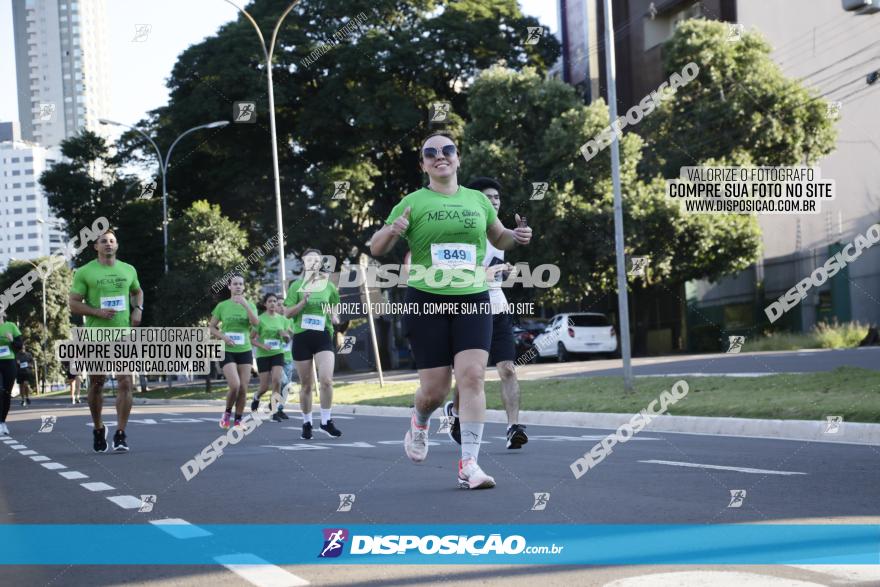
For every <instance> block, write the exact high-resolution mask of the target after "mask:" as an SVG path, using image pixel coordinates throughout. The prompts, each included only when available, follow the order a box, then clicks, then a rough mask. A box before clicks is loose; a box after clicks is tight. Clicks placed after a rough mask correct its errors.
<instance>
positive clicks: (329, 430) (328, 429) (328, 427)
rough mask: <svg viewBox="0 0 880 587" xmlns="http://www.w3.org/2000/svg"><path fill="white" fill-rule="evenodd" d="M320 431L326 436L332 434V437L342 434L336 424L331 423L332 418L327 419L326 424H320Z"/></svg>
mask: <svg viewBox="0 0 880 587" xmlns="http://www.w3.org/2000/svg"><path fill="white" fill-rule="evenodd" d="M321 432H323V433H324V434H327V435H328V436H332V437H333V438H339V437H340V436H342V432H340V431H339V429H338V428H337V427H336V424H334V423H333V420H327V423H326V424H321Z"/></svg>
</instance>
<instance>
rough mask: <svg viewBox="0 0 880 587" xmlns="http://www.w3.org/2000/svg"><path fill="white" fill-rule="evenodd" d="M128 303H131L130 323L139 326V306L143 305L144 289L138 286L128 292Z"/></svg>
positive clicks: (140, 313)
mask: <svg viewBox="0 0 880 587" xmlns="http://www.w3.org/2000/svg"><path fill="white" fill-rule="evenodd" d="M128 296H129V298H128V303H129V304H131V325H132V326H140V325H141V319H143V312H141V308H143V307H144V290H142V289H140V288H138V289H134V290H131V291H130V292H128Z"/></svg>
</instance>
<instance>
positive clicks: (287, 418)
mask: <svg viewBox="0 0 880 587" xmlns="http://www.w3.org/2000/svg"><path fill="white" fill-rule="evenodd" d="M276 414H278V417H279V418H281V419H282V420H290V416H288V415H287V414H285V413H284V410H278V411H277V412H276Z"/></svg>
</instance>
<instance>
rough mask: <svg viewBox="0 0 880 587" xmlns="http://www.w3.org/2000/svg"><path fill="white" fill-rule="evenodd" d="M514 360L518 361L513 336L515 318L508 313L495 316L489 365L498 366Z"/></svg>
mask: <svg viewBox="0 0 880 587" xmlns="http://www.w3.org/2000/svg"><path fill="white" fill-rule="evenodd" d="M514 359H516V339H515V338H514V336H513V317H512V316H511V315H510V314H508V313H506V312H502V313H501V314H493V315H492V346H491V347H490V348H489V364H490V365H497V364H498V363H503V362H504V361H513V360H514Z"/></svg>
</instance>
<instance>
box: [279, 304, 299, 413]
mask: <svg viewBox="0 0 880 587" xmlns="http://www.w3.org/2000/svg"><path fill="white" fill-rule="evenodd" d="M279 306H280V310H281V312H282V313H283V312H284V305H283V302H280V303H279ZM285 320H287V335H286V336H285V338H284V367H282V368H281V401H280V402H278V410H277V411H276V412H275V415H276V416H278V418H280V419H281V420H289V419H290V417H289V416H288V415H287V414H286V413H285V412H284V408H285V406H286V405H287V398H288V397H289V396H290V391H291V390H292V389H293V382H294V379H295V376H296V375H295V374H296V365H295V364H294V363H293V323H294V319H293V318H285Z"/></svg>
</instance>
